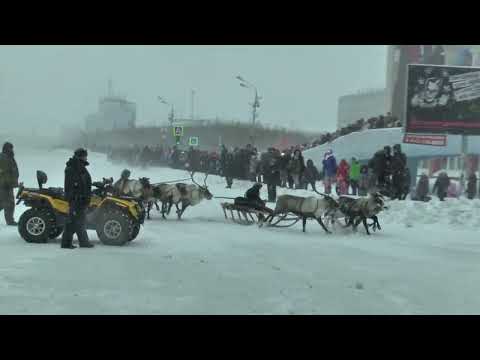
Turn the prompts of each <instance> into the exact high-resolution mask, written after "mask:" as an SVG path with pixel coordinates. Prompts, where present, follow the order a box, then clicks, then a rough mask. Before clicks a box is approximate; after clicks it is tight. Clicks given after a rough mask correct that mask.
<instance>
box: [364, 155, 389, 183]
mask: <svg viewBox="0 0 480 360" xmlns="http://www.w3.org/2000/svg"><path fill="white" fill-rule="evenodd" d="M391 160H392V156H391V148H390V146H385V147H384V148H383V150H380V151H377V152H376V153H375V155H374V156H373V158H372V159H371V160H370V161H369V163H368V167H369V168H370V169H372V170H373V174H374V175H375V177H376V181H377V186H378V187H379V188H383V189H386V188H388V187H389V185H390V182H389V175H390V170H391Z"/></svg>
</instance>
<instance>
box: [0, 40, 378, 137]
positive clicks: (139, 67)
mask: <svg viewBox="0 0 480 360" xmlns="http://www.w3.org/2000/svg"><path fill="white" fill-rule="evenodd" d="M385 54H386V47H385V46H366V45H356V46H260V45H257V46H40V45H38V46H0V121H1V130H0V134H1V133H5V132H7V133H8V134H11V133H19V132H22V133H24V132H26V131H28V132H30V134H35V135H56V134H58V132H59V127H60V126H61V125H62V124H64V125H70V126H71V125H77V126H78V127H83V124H84V123H83V120H84V117H85V116H86V115H87V114H89V113H91V112H94V111H95V110H96V109H97V103H98V98H99V97H100V96H102V95H105V94H106V92H107V81H108V79H109V78H112V80H113V85H114V90H115V92H116V93H118V94H123V95H127V96H128V98H129V100H131V101H134V102H136V103H137V124H138V125H148V124H153V123H154V122H158V121H159V120H165V119H166V118H167V113H168V108H167V107H165V106H164V105H161V104H159V102H158V101H157V96H159V95H160V96H163V97H165V98H166V99H168V101H170V102H173V103H174V104H175V107H176V111H177V114H178V115H179V116H190V93H191V89H194V90H195V91H196V95H195V105H194V108H195V115H196V117H202V118H215V117H216V116H218V117H221V118H227V119H237V120H241V121H249V119H250V113H249V110H250V109H249V105H248V103H249V102H251V101H252V97H253V94H252V93H251V91H249V90H248V89H245V88H241V87H240V86H239V84H238V81H237V80H235V77H236V76H237V75H241V76H243V77H245V78H246V79H248V80H249V81H251V82H253V83H254V84H255V85H256V86H257V87H258V89H259V91H260V95H262V96H263V98H264V100H263V101H262V107H261V108H260V117H259V120H260V121H261V122H263V123H269V124H272V125H280V126H286V127H295V128H301V129H304V130H315V131H319V130H333V129H334V128H335V121H336V117H337V101H338V97H339V96H342V95H345V94H348V93H351V92H355V91H356V90H359V89H364V88H380V87H384V86H385V73H386V64H385V58H386V56H385Z"/></svg>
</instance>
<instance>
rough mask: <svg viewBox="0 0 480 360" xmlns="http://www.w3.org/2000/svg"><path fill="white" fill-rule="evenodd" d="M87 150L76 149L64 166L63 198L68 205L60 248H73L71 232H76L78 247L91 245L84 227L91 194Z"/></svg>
mask: <svg viewBox="0 0 480 360" xmlns="http://www.w3.org/2000/svg"><path fill="white" fill-rule="evenodd" d="M87 156H88V153H87V150H85V149H77V150H75V153H74V156H73V157H72V158H71V159H70V160H68V161H67V164H66V165H67V167H66V168H65V198H66V200H67V201H68V205H69V207H70V212H69V216H68V219H67V222H66V225H65V231H64V232H63V236H62V245H61V246H62V248H64V249H75V246H74V245H73V244H72V241H73V234H74V233H76V234H77V238H78V243H79V245H80V247H87V248H90V247H93V244H92V243H90V241H89V239H88V234H87V230H86V228H85V218H86V210H87V207H88V204H89V203H90V197H91V194H92V189H91V188H92V178H91V177H90V174H89V172H88V170H87V166H88V165H89V164H88V162H87Z"/></svg>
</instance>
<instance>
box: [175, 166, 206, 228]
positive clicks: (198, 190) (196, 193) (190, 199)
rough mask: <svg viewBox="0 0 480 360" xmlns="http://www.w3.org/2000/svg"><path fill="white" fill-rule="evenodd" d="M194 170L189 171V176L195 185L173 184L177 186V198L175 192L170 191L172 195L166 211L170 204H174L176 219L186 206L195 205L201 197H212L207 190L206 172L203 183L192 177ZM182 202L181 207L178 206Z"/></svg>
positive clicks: (180, 215) (179, 217)
mask: <svg viewBox="0 0 480 360" xmlns="http://www.w3.org/2000/svg"><path fill="white" fill-rule="evenodd" d="M193 175H194V172H191V173H190V178H191V179H192V182H193V183H194V184H195V185H187V184H184V183H177V184H175V187H176V188H177V190H178V192H179V195H180V197H179V199H178V200H176V199H177V198H178V196H175V195H177V194H176V193H175V192H172V194H173V195H172V197H171V200H170V203H169V207H168V213H169V212H170V209H171V207H172V204H175V207H176V208H177V215H178V220H180V219H181V217H182V215H183V213H184V211H185V209H186V208H187V207H188V206H195V205H197V204H199V203H200V202H201V201H202V200H203V199H207V200H211V199H212V198H213V195H212V193H211V192H210V191H209V190H208V186H207V178H208V173H207V174H206V175H205V178H204V179H203V185H200V184H198V183H197V182H196V181H195V179H194V178H193ZM179 203H181V204H182V208H181V209H179V208H178V204H179Z"/></svg>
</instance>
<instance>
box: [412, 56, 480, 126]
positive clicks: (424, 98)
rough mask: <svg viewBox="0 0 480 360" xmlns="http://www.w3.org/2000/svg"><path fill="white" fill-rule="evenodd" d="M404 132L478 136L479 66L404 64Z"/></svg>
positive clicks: (479, 114) (479, 115)
mask: <svg viewBox="0 0 480 360" xmlns="http://www.w3.org/2000/svg"><path fill="white" fill-rule="evenodd" d="M406 102H407V103H406V121H405V132H407V133H417V134H419V133H428V134H447V133H449V134H466V135H480V68H474V67H460V66H436V65H416V64H415V65H414V64H409V65H408V76H407V97H406Z"/></svg>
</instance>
